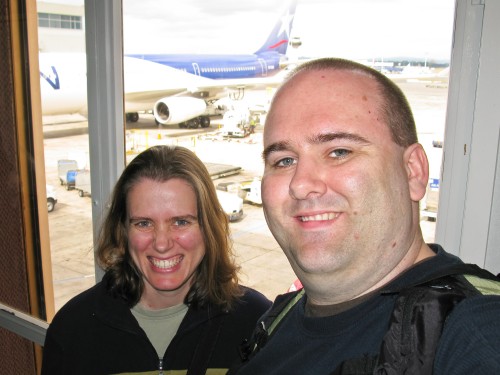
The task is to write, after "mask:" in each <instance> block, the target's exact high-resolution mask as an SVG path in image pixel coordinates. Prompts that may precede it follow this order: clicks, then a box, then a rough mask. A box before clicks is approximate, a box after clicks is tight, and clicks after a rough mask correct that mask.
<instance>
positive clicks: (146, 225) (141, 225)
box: [132, 220, 153, 229]
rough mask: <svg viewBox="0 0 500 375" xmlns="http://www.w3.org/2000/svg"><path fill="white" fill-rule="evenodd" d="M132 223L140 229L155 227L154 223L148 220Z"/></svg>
mask: <svg viewBox="0 0 500 375" xmlns="http://www.w3.org/2000/svg"><path fill="white" fill-rule="evenodd" d="M132 225H133V226H134V227H136V228H138V229H150V228H152V227H153V224H152V223H151V222H150V221H147V220H139V221H133V222H132Z"/></svg>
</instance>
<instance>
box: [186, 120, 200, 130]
mask: <svg viewBox="0 0 500 375" xmlns="http://www.w3.org/2000/svg"><path fill="white" fill-rule="evenodd" d="M199 125H200V120H198V118H194V119H192V120H189V121H188V128H191V129H196V128H198V126H199Z"/></svg>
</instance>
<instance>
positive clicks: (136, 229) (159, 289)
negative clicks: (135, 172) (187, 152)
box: [127, 178, 205, 309]
mask: <svg viewBox="0 0 500 375" xmlns="http://www.w3.org/2000/svg"><path fill="white" fill-rule="evenodd" d="M197 212H198V210H197V203H196V195H195V193H194V190H193V188H192V186H191V185H190V184H189V183H187V182H186V181H185V180H183V179H180V178H173V179H170V180H167V181H163V182H159V181H154V180H151V179H147V178H144V179H142V180H140V181H139V182H138V183H137V184H136V185H135V186H133V187H132V189H130V191H129V193H128V195H127V214H128V215H127V216H128V222H127V231H128V240H129V251H130V255H131V257H132V259H133V261H134V263H135V265H136V267H137V268H138V269H139V271H140V272H141V274H142V278H143V281H144V286H145V287H144V292H143V294H142V296H141V300H140V303H141V304H142V305H143V306H144V307H146V308H150V309H160V308H165V307H169V306H174V305H178V304H180V303H182V302H183V301H184V298H185V297H186V295H187V293H188V292H189V289H190V287H191V285H192V284H193V281H194V279H195V277H196V276H195V275H196V270H197V268H198V266H199V264H200V263H201V261H202V259H203V256H204V255H205V244H204V242H203V234H202V231H201V228H200V226H199V224H198V217H197Z"/></svg>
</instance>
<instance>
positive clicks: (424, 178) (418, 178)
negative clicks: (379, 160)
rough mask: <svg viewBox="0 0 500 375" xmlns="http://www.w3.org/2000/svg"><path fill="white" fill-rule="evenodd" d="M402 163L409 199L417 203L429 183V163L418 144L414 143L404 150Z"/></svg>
mask: <svg viewBox="0 0 500 375" xmlns="http://www.w3.org/2000/svg"><path fill="white" fill-rule="evenodd" d="M404 163H405V167H406V173H407V175H408V185H409V188H410V197H411V199H412V200H413V201H415V202H418V201H420V200H421V199H422V198H423V197H424V195H425V192H426V189H427V184H428V183H429V161H428V159H427V155H426V154H425V151H424V148H423V147H422V145H421V144H420V143H414V144H412V145H411V146H409V147H408V148H407V149H406V150H405V152H404Z"/></svg>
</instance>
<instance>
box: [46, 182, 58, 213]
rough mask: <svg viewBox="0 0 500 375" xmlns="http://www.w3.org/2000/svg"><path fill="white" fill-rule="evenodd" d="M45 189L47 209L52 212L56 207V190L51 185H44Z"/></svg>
mask: <svg viewBox="0 0 500 375" xmlns="http://www.w3.org/2000/svg"><path fill="white" fill-rule="evenodd" d="M46 191H47V211H49V212H52V211H54V208H55V207H56V203H57V195H56V190H55V189H54V187H53V186H52V185H46Z"/></svg>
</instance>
